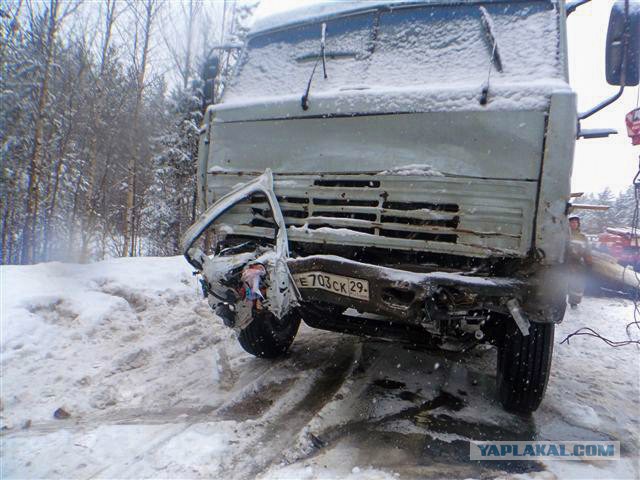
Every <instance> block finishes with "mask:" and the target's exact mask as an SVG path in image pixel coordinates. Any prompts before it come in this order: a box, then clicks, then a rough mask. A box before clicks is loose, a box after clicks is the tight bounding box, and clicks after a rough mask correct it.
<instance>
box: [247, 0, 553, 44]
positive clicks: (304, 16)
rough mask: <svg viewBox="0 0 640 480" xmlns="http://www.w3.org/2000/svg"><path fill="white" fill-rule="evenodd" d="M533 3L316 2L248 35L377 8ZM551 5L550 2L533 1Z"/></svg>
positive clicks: (264, 21) (264, 22)
mask: <svg viewBox="0 0 640 480" xmlns="http://www.w3.org/2000/svg"><path fill="white" fill-rule="evenodd" d="M531 1H536V0H370V1H364V2H363V1H356V0H348V1H340V2H326V3H316V4H312V5H308V6H304V7H298V8H295V9H292V10H288V11H286V12H282V13H277V14H274V15H269V16H266V17H263V18H259V19H258V20H256V22H255V23H254V25H253V27H252V28H251V31H250V32H249V36H250V37H252V36H254V35H259V34H262V33H265V32H268V31H272V30H280V29H284V28H290V27H293V26H296V25H303V24H306V23H314V22H319V21H323V20H329V19H331V18H334V17H340V16H344V15H350V14H354V13H362V12H367V11H372V10H378V9H381V8H407V7H416V6H423V5H473V4H487V3H521V2H531ZM537 1H543V2H547V3H550V2H553V0H537Z"/></svg>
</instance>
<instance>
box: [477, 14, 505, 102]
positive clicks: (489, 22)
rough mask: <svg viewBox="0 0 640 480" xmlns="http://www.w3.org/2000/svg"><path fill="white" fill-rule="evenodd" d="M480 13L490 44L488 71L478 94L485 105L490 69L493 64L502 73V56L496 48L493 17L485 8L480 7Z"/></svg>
mask: <svg viewBox="0 0 640 480" xmlns="http://www.w3.org/2000/svg"><path fill="white" fill-rule="evenodd" d="M480 13H481V14H482V17H481V19H480V20H481V21H482V26H483V27H484V32H485V34H486V36H487V40H489V45H490V46H491V59H490V61H489V73H488V74H487V81H486V83H485V84H484V86H483V87H482V94H481V95H480V105H486V104H487V100H488V97H489V80H490V79H491V70H492V68H493V66H494V65H495V67H496V70H498V72H500V73H502V58H501V57H500V50H499V49H498V40H497V39H496V34H495V31H494V28H493V18H491V15H489V12H488V11H487V9H486V8H484V7H480Z"/></svg>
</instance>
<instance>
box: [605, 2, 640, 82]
mask: <svg viewBox="0 0 640 480" xmlns="http://www.w3.org/2000/svg"><path fill="white" fill-rule="evenodd" d="M606 73H607V82H608V83H609V84H611V85H618V86H621V87H624V86H629V87H632V86H636V85H638V80H640V78H639V77H640V2H637V1H629V0H627V1H625V0H617V1H616V3H614V5H613V7H612V8H611V16H610V17H609V30H608V31H607V48H606Z"/></svg>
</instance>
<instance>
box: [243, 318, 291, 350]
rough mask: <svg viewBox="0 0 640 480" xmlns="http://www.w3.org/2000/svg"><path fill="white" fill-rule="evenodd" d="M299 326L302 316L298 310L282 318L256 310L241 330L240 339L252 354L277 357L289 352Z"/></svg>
mask: <svg viewBox="0 0 640 480" xmlns="http://www.w3.org/2000/svg"><path fill="white" fill-rule="evenodd" d="M299 326H300V316H299V315H298V314H297V313H296V312H291V313H289V314H288V315H285V316H284V317H283V318H282V319H278V318H277V317H276V316H275V315H273V314H272V313H271V312H267V311H262V312H256V313H254V319H253V321H252V322H251V323H250V324H249V325H248V326H247V327H246V328H245V329H243V330H241V331H240V335H239V336H238V341H239V342H240V345H241V346H242V348H244V349H245V351H246V352H248V353H250V354H251V355H255V356H256V357H260V358H277V357H280V356H282V355H284V354H285V353H286V352H287V350H288V349H289V347H290V346H291V343H293V339H294V338H295V336H296V333H298V327H299Z"/></svg>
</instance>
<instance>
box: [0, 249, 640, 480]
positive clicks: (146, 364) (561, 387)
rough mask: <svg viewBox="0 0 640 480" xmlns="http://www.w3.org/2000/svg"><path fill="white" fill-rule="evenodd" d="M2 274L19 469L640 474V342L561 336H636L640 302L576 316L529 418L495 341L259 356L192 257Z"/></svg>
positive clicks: (12, 446) (588, 302) (298, 474)
mask: <svg viewBox="0 0 640 480" xmlns="http://www.w3.org/2000/svg"><path fill="white" fill-rule="evenodd" d="M0 283H1V287H2V291H1V296H2V304H1V308H2V310H1V317H2V325H1V326H2V331H1V348H2V358H1V362H2V363H1V367H2V372H1V373H2V385H1V387H2V389H1V390H2V391H1V393H0V399H1V402H2V403H1V405H0V419H1V421H2V433H1V437H0V441H1V442H2V445H1V447H2V448H1V464H0V467H1V471H0V476H1V477H2V478H26V477H29V478H62V477H64V478H83V479H84V478H93V477H98V478H128V477H165V478H167V477H170V478H203V477H205V478H225V479H244V478H256V477H258V478H263V479H279V478H295V479H316V478H347V479H351V480H359V479H395V478H442V477H456V478H485V477H508V478H512V477H516V478H535V479H543V480H549V479H554V478H580V479H586V478H594V479H595V478H597V479H604V478H638V477H639V475H640V467H639V450H640V439H639V436H638V432H640V424H639V418H638V417H639V409H638V399H639V398H640V380H639V378H640V362H639V358H640V353H639V350H638V349H637V348H636V347H635V346H627V347H622V348H617V349H614V348H611V347H608V346H606V345H605V344H604V343H603V342H601V341H600V340H597V339H594V338H589V337H574V338H573V339H572V340H571V342H570V344H566V343H565V344H560V341H561V340H562V339H563V338H564V337H565V335H566V334H568V333H570V332H572V331H574V330H576V329H577V328H579V327H582V326H590V327H592V328H594V329H596V330H598V331H600V332H602V333H603V334H605V335H606V336H608V337H610V338H613V339H625V338H626V336H625V333H624V326H625V325H626V323H628V322H629V321H630V320H631V318H632V304H631V303H630V302H629V301H625V300H621V299H610V298H609V299H598V298H586V299H585V301H584V303H583V304H582V305H581V306H580V308H579V309H577V310H575V311H568V313H567V316H566V318H565V321H564V323H563V324H562V325H561V326H560V327H559V328H558V329H557V331H556V346H555V356H554V364H553V375H552V378H551V381H550V384H549V388H548V391H547V396H546V398H545V400H544V402H543V404H542V407H541V408H540V409H539V410H538V411H537V412H536V413H535V414H534V415H533V417H531V418H521V417H517V416H514V415H510V414H507V413H505V412H503V411H502V409H501V408H500V406H499V405H498V404H497V402H496V401H495V399H494V382H495V373H494V369H495V352H494V351H493V350H491V349H478V350H476V351H474V352H472V353H471V354H470V355H466V356H462V355H459V354H446V355H439V354H437V353H435V352H425V351H417V350H412V349H410V348H408V347H407V346H403V345H398V344H393V343H388V342H382V341H374V340H365V339H360V338H356V337H352V336H347V335H339V334H334V333H329V332H323V331H318V330H312V329H310V328H307V327H302V328H301V331H300V333H299V335H298V338H297V339H296V341H295V343H294V345H293V347H292V350H291V352H290V354H289V355H288V357H287V358H285V359H282V360H278V361H266V360H260V359H256V358H253V357H250V356H249V355H247V354H245V353H244V352H243V351H242V350H241V348H240V347H239V345H238V344H237V342H236V340H235V338H234V337H233V334H232V332H230V331H229V330H227V329H226V328H224V327H223V326H222V324H221V322H220V321H219V320H218V319H216V318H215V317H214V315H213V314H212V313H211V311H210V310H209V307H208V306H207V304H206V302H205V301H204V300H203V299H202V297H201V294H200V292H199V288H198V284H197V279H196V278H195V277H193V276H192V275H191V269H190V268H189V266H188V265H187V263H186V262H185V261H184V259H182V258H179V257H176V258H137V259H117V260H109V261H106V262H101V263H96V264H90V265H69V264H61V263H49V264H41V265H35V266H27V267H13V266H3V267H1V278H0ZM58 409H62V410H63V411H64V412H66V413H68V414H69V417H68V418H61V419H58V418H54V412H55V411H56V410H58ZM58 416H60V411H59V414H58ZM62 416H65V415H64V413H63V414H62ZM469 439H485V440H490V439H491V440H516V439H522V440H525V439H539V440H608V439H615V440H619V441H620V442H621V445H622V459H621V460H619V461H609V462H592V463H582V462H560V461H556V462H511V463H507V462H502V463H501V462H485V463H479V462H471V461H469V460H468V456H469V447H468V441H469Z"/></svg>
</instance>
